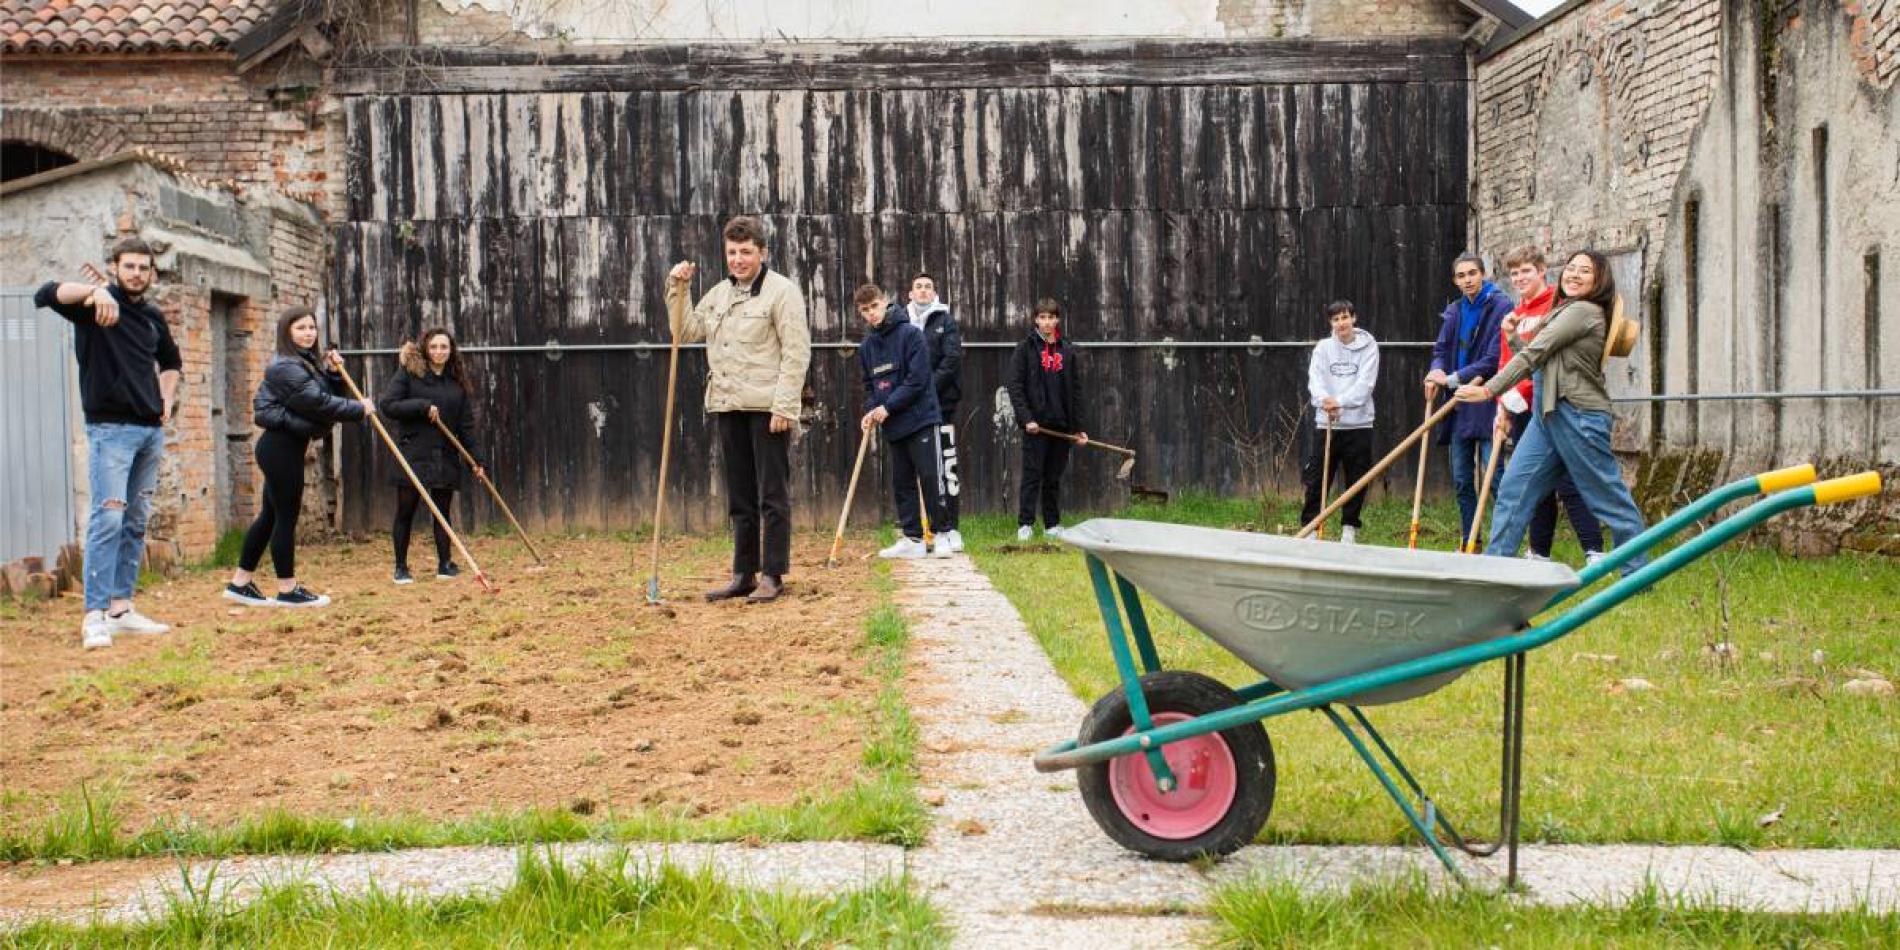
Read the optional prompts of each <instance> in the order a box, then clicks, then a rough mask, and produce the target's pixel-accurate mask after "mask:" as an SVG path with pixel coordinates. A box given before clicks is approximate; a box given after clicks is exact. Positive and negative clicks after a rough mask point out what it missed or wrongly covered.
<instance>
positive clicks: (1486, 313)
mask: <svg viewBox="0 0 1900 950" xmlns="http://www.w3.org/2000/svg"><path fill="white" fill-rule="evenodd" d="M1451 281H1452V283H1453V284H1456V285H1457V287H1458V299H1456V300H1454V301H1452V302H1451V303H1450V304H1448V305H1446V307H1445V314H1444V325H1443V326H1441V327H1440V328H1439V330H1438V342H1437V344H1436V345H1435V346H1433V347H1432V369H1431V372H1430V373H1428V374H1426V376H1425V399H1426V401H1427V402H1428V403H1430V402H1434V401H1436V399H1437V397H1438V396H1439V395H1445V396H1449V395H1451V393H1452V392H1453V391H1454V390H1456V389H1457V388H1458V387H1459V386H1463V385H1465V384H1466V383H1470V384H1472V385H1477V384H1479V383H1482V382H1484V381H1485V380H1486V379H1489V378H1490V377H1491V376H1492V375H1494V374H1496V373H1497V371H1498V325H1499V324H1500V323H1502V322H1503V321H1504V317H1505V315H1506V314H1508V313H1510V312H1511V310H1512V308H1513V307H1515V306H1516V305H1515V304H1513V303H1512V302H1511V298H1510V297H1509V296H1507V295H1506V294H1505V293H1504V292H1503V291H1501V290H1499V289H1498V288H1497V287H1496V285H1494V284H1492V283H1491V282H1490V281H1488V280H1486V279H1485V278H1484V258H1482V257H1479V256H1478V255H1476V254H1463V255H1460V256H1459V258H1458V259H1457V260H1455V261H1453V262H1452V265H1451ZM1473 409H1475V410H1477V411H1476V412H1472V411H1471V410H1473ZM1496 416H1497V410H1496V409H1495V408H1493V407H1491V406H1488V405H1480V404H1478V403H1470V404H1467V405H1462V406H1459V407H1458V408H1457V409H1454V410H1452V414H1451V424H1450V425H1448V426H1442V427H1440V428H1439V430H1438V441H1439V443H1440V444H1445V443H1447V442H1449V443H1450V445H1451V452H1450V455H1451V485H1452V488H1453V489H1455V490H1456V491H1457V493H1458V523H1459V528H1458V537H1459V539H1460V543H1461V544H1462V543H1463V541H1462V539H1464V538H1467V537H1470V536H1471V519H1472V518H1474V517H1476V516H1477V513H1478V472H1480V471H1482V470H1483V469H1484V466H1485V464H1486V463H1488V462H1490V460H1491V427H1492V425H1493V423H1494V422H1495V421H1496Z"/></svg>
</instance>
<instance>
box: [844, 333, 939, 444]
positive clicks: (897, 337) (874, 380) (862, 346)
mask: <svg viewBox="0 0 1900 950" xmlns="http://www.w3.org/2000/svg"><path fill="white" fill-rule="evenodd" d="M870 329H871V332H870V333H868V334H866V335H865V337H864V342H862V343H859V344H858V368H859V369H861V370H863V371H864V411H865V412H870V411H871V410H873V409H876V408H877V407H879V406H883V407H884V408H885V410H886V411H888V412H889V413H890V414H891V415H890V418H888V419H885V420H884V425H883V427H882V428H883V429H884V441H886V442H896V441H898V440H899V439H902V438H904V437H906V436H910V435H915V434H916V433H917V431H918V430H919V429H922V428H924V427H925V426H935V425H937V424H939V423H940V422H942V420H943V416H942V414H941V413H940V412H938V409H937V387H936V386H935V385H933V384H932V382H931V378H930V346H929V344H928V343H926V342H925V340H924V333H923V331H922V330H919V329H917V328H916V327H914V326H912V325H911V322H910V318H909V317H908V316H907V315H906V314H905V313H904V309H903V307H902V306H901V305H898V304H892V305H891V307H890V309H889V310H886V311H885V312H884V322H882V323H879V324H878V325H877V326H875V327H871V328H870Z"/></svg>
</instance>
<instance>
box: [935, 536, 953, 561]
mask: <svg viewBox="0 0 1900 950" xmlns="http://www.w3.org/2000/svg"><path fill="white" fill-rule="evenodd" d="M930 556H931V557H956V556H957V552H955V551H952V550H950V539H949V538H946V537H944V536H943V535H941V534H940V535H937V536H936V537H935V538H933V539H931V542H930Z"/></svg>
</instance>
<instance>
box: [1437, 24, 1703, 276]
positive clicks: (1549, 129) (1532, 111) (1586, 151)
mask: <svg viewBox="0 0 1900 950" xmlns="http://www.w3.org/2000/svg"><path fill="white" fill-rule="evenodd" d="M1720 21H1721V4H1720V3H1719V2H1716V0H1683V2H1675V3H1657V2H1649V3H1630V2H1627V0H1600V2H1597V3H1592V4H1589V5H1587V6H1585V7H1581V8H1579V9H1577V10H1574V11H1572V12H1571V13H1570V14H1568V15H1566V16H1565V17H1563V18H1562V19H1560V20H1558V21H1557V22H1555V23H1552V24H1550V25H1548V26H1546V27H1544V28H1543V29H1542V30H1540V31H1539V32H1537V33H1536V34H1533V35H1532V36H1531V37H1529V38H1528V39H1525V40H1523V41H1521V42H1519V43H1518V44H1517V45H1516V46H1514V47H1512V48H1510V49H1508V50H1506V51H1505V52H1503V53H1502V54H1499V55H1498V56H1495V57H1493V58H1492V59H1490V60H1488V61H1486V62H1484V63H1481V64H1479V66H1478V70H1477V76H1476V87H1475V88H1476V92H1475V101H1476V108H1475V109H1474V110H1473V118H1474V120H1475V122H1476V137H1477V148H1476V151H1475V159H1474V166H1475V167H1474V168H1473V170H1472V178H1471V188H1472V204H1471V207H1472V222H1473V230H1474V231H1475V232H1476V233H1477V235H1478V238H1479V243H1480V244H1481V245H1482V246H1483V247H1484V248H1485V249H1487V250H1488V251H1492V252H1501V251H1503V250H1504V249H1506V248H1509V247H1512V246H1515V245H1517V244H1522V243H1530V244H1535V245H1537V246H1539V247H1544V248H1551V249H1556V248H1575V247H1582V246H1586V245H1589V246H1597V247H1605V248H1628V247H1635V246H1638V245H1642V244H1650V245H1655V246H1660V244H1661V241H1662V238H1663V236H1664V234H1665V232H1666V230H1667V224H1668V218H1669V212H1670V206H1671V200H1672V198H1673V196H1674V193H1675V187H1676V182H1677V179H1678V178H1679V177H1680V176H1681V174H1682V169H1683V166H1684V164H1685V163H1686V162H1687V160H1688V157H1689V146H1690V139H1691V136H1692V134H1693V132H1694V130H1695V128H1696V126H1697V125H1698V124H1699V123H1700V122H1701V119H1702V116H1703V114H1704V113H1705V112H1706V111H1707V110H1708V107H1709V102H1710V100H1711V99H1712V97H1713V96H1714V94H1715V84H1716V80H1717V70H1718V67H1719V65H1720V62H1721V35H1720ZM1655 262H1656V259H1655V257H1654V256H1651V257H1650V258H1649V259H1648V260H1647V261H1646V265H1645V269H1646V274H1645V276H1646V277H1647V276H1650V275H1651V274H1653V272H1654V269H1655Z"/></svg>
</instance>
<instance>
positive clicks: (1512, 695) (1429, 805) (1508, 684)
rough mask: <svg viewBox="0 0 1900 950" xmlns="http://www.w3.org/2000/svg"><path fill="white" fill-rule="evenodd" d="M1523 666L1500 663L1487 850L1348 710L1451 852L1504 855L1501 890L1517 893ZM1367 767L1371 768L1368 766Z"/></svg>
mask: <svg viewBox="0 0 1900 950" xmlns="http://www.w3.org/2000/svg"><path fill="white" fill-rule="evenodd" d="M1525 662H1526V660H1525V654H1523V653H1515V654H1512V655H1510V656H1507V657H1505V658H1504V704H1503V708H1504V715H1503V722H1502V723H1501V728H1500V730H1499V731H1500V733H1501V735H1502V737H1503V748H1502V749H1501V751H1500V755H1499V762H1498V837H1497V840H1496V841H1493V842H1492V843H1491V844H1490V845H1488V846H1481V845H1474V844H1472V843H1471V842H1470V841H1468V840H1466V838H1465V836H1464V835H1463V834H1462V833H1460V832H1459V831H1458V829H1457V827H1456V826H1454V825H1453V824H1452V821H1451V819H1450V818H1447V817H1446V816H1445V813H1444V812H1443V811H1440V810H1439V809H1438V806H1437V803H1435V802H1433V801H1432V799H1431V796H1429V795H1427V794H1425V789H1424V788H1423V787H1422V786H1420V785H1419V783H1418V779H1416V778H1414V777H1413V775H1412V772H1411V770H1410V769H1408V768H1406V767H1405V760H1403V759H1401V758H1399V754H1398V753H1397V752H1396V751H1394V750H1393V749H1392V746H1391V745H1390V744H1388V743H1387V742H1386V741H1385V736H1383V735H1381V734H1380V732H1379V730H1377V729H1375V728H1373V726H1372V721H1371V720H1369V719H1367V718H1366V714H1365V713H1364V712H1363V711H1362V710H1360V709H1359V707H1357V706H1348V707H1346V708H1347V710H1349V711H1350V712H1351V713H1352V715H1353V718H1354V719H1355V720H1357V721H1358V723H1359V726H1360V728H1362V729H1364V730H1365V732H1366V735H1368V736H1370V737H1371V738H1372V742H1373V744H1374V745H1376V746H1377V747H1378V749H1379V753H1380V754H1381V755H1382V756H1384V758H1385V760H1386V761H1387V762H1390V763H1391V764H1392V769H1393V771H1395V772H1397V773H1398V776H1399V778H1400V779H1402V780H1404V782H1405V785H1406V787H1407V788H1409V789H1411V791H1412V795H1413V796H1414V797H1415V798H1416V799H1418V800H1419V801H1422V802H1424V803H1425V805H1426V809H1425V811H1426V815H1425V817H1426V819H1427V823H1428V824H1431V825H1433V826H1435V827H1437V828H1442V829H1444V832H1445V837H1446V838H1447V839H1448V840H1449V841H1450V842H1451V844H1452V846H1453V847H1455V848H1457V849H1458V850H1460V851H1463V852H1464V853H1466V854H1469V855H1471V856H1472V857H1477V858H1487V857H1490V856H1491V855H1494V854H1496V853H1498V851H1499V850H1504V851H1505V852H1506V855H1507V859H1506V870H1505V876H1504V886H1505V887H1506V888H1507V889H1511V890H1515V889H1516V888H1517V845H1518V832H1519V828H1520V824H1521V822H1520V816H1521V814H1522V813H1521V811H1520V810H1519V802H1520V799H1521V793H1522V791H1523V787H1524V786H1523V777H1524V691H1525V685H1526V678H1525ZM1362 755H1363V753H1362ZM1368 764H1371V763H1370V761H1368Z"/></svg>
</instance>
